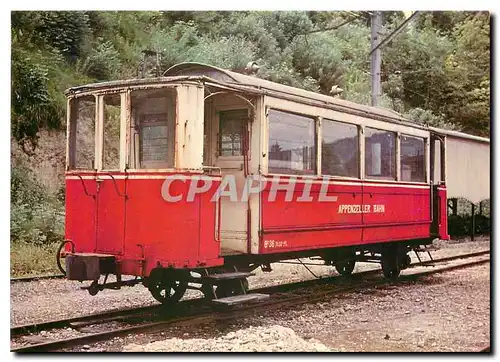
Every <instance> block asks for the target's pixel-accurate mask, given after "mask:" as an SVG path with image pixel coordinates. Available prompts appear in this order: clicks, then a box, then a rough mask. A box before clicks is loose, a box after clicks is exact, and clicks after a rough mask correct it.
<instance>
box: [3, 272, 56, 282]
mask: <svg viewBox="0 0 500 362" xmlns="http://www.w3.org/2000/svg"><path fill="white" fill-rule="evenodd" d="M64 277H65V275H64V274H50V275H35V276H32V277H19V278H10V282H11V283H19V282H33V281H35V280H44V279H62V278H64Z"/></svg>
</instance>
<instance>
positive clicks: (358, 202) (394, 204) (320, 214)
mask: <svg viewBox="0 0 500 362" xmlns="http://www.w3.org/2000/svg"><path fill="white" fill-rule="evenodd" d="M286 182H287V181H286V180H285V181H283V182H282V183H286ZM304 184H305V181H304V180H302V181H300V180H299V181H297V187H296V188H295V192H294V194H293V201H292V202H286V201H285V196H286V190H279V191H278V192H277V196H276V200H275V201H274V202H272V201H269V199H268V197H269V194H270V189H271V186H270V184H269V183H268V184H267V186H266V188H265V190H264V192H263V194H262V206H261V207H262V228H263V232H262V237H261V239H260V246H259V250H260V253H263V254H268V253H276V252H288V251H297V250H307V249H315V248H326V247H337V246H347V245H360V244H370V243H374V242H390V241H396V240H409V239H424V238H429V237H430V236H431V231H430V225H431V222H432V220H431V205H430V196H431V195H430V186H427V185H411V184H407V185H405V184H400V183H398V184H388V183H385V184H384V183H383V182H369V181H365V182H340V181H339V182H336V181H330V182H329V184H328V191H327V194H326V195H328V196H337V200H336V201H332V202H321V201H319V194H320V188H321V184H319V183H316V184H313V185H312V187H311V193H310V195H311V197H312V198H313V202H298V201H297V199H298V198H300V196H301V195H302V190H303V188H304Z"/></svg>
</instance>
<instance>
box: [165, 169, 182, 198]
mask: <svg viewBox="0 0 500 362" xmlns="http://www.w3.org/2000/svg"><path fill="white" fill-rule="evenodd" d="M174 180H179V181H182V182H183V183H186V179H185V178H184V177H183V176H182V175H173V176H167V178H166V179H165V181H164V182H163V184H162V185H161V197H163V200H165V201H168V202H179V201H181V200H182V195H177V196H173V195H171V194H170V185H171V184H172V182H173V181H174Z"/></svg>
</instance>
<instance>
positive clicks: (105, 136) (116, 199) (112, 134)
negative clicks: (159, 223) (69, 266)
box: [96, 94, 126, 254]
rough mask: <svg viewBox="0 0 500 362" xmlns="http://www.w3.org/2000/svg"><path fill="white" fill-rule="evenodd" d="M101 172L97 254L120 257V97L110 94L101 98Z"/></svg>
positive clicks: (122, 236) (122, 195)
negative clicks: (117, 255) (118, 255)
mask: <svg viewBox="0 0 500 362" xmlns="http://www.w3.org/2000/svg"><path fill="white" fill-rule="evenodd" d="M101 104H102V107H103V112H102V117H103V118H102V123H101V124H102V128H101V131H100V132H102V133H101V134H102V152H101V161H102V167H101V168H102V171H99V172H98V173H97V176H96V182H97V231H96V237H97V240H96V243H97V245H96V251H97V252H101V253H109V254H122V253H123V250H124V240H125V202H126V197H125V194H126V179H125V177H124V174H123V173H121V174H120V172H119V171H120V119H121V114H122V112H121V95H120V94H109V95H105V96H103V97H102V99H101Z"/></svg>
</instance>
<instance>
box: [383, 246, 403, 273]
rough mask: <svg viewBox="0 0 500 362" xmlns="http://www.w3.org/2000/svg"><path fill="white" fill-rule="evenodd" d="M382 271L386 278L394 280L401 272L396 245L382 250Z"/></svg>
mask: <svg viewBox="0 0 500 362" xmlns="http://www.w3.org/2000/svg"><path fill="white" fill-rule="evenodd" d="M381 262H382V273H383V274H384V277H385V278H387V279H392V280H395V279H397V278H398V276H399V274H400V273H401V266H400V263H399V258H398V253H397V248H396V247H387V248H386V249H385V250H383V251H382V260H381Z"/></svg>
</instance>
